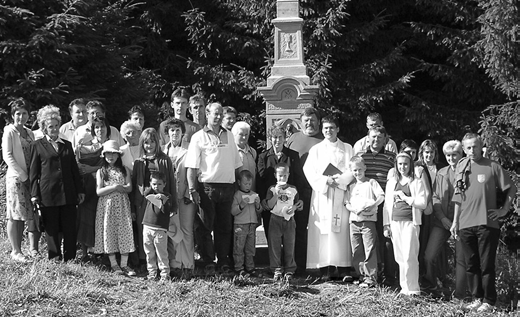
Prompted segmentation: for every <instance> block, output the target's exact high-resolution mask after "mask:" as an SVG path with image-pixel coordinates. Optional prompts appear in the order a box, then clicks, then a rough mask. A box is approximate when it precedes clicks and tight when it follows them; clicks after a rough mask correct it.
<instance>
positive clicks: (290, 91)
mask: <svg viewBox="0 0 520 317" xmlns="http://www.w3.org/2000/svg"><path fill="white" fill-rule="evenodd" d="M299 11H300V4H299V3H298V0H278V1H276V13H277V14H276V19H274V20H273V21H272V22H273V24H274V27H275V34H274V65H273V67H272V69H271V76H269V78H267V86H266V87H258V88H257V89H258V92H259V93H260V94H261V95H262V97H264V100H265V103H266V120H267V122H266V127H267V129H269V128H271V126H273V124H274V123H275V122H276V121H279V120H280V121H284V125H286V124H287V123H289V122H290V121H291V119H292V120H294V121H296V122H297V123H299V122H300V120H299V119H300V114H301V112H302V110H303V109H305V108H306V107H309V106H314V97H315V95H316V93H317V92H318V86H316V85H311V84H310V82H311V81H310V78H309V76H307V68H306V67H305V65H304V64H303V60H304V59H303V42H302V24H303V19H301V18H300V17H299ZM284 127H285V126H284ZM268 146H269V145H268ZM256 247H257V248H256V256H255V263H257V264H260V265H266V264H267V265H268V264H269V256H268V252H267V239H266V238H265V235H264V232H263V226H260V227H258V229H257V238H256Z"/></svg>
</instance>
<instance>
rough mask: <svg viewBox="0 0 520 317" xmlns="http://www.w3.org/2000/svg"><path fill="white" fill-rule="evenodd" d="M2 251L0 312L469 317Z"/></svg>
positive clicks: (422, 306) (325, 287)
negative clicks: (164, 278) (23, 259)
mask: <svg viewBox="0 0 520 317" xmlns="http://www.w3.org/2000/svg"><path fill="white" fill-rule="evenodd" d="M0 251H1V254H2V256H0V316H90V315H107V316H125V315H126V316H138V315H140V316H156V315H163V316H464V313H463V311H462V310H461V309H460V306H459V304H456V303H450V302H436V301H432V300H429V299H425V298H415V299H413V298H412V299H410V298H406V297H399V296H397V295H396V293H394V292H391V291H388V290H385V289H380V288H375V289H371V290H364V289H359V288H358V287H357V286H352V285H344V284H340V283H322V284H319V283H313V280H307V281H304V280H299V281H297V284H298V285H292V286H280V285H278V284H272V282H271V281H270V280H268V279H242V280H233V279H230V278H219V277H216V278H215V277H213V278H205V279H203V278H197V279H194V280H192V281H188V282H172V283H167V284H164V285H162V284H159V283H157V282H149V281H144V280H143V279H140V278H127V277H122V276H116V275H114V274H112V273H108V272H105V271H102V270H99V268H97V267H95V266H92V265H85V266H82V265H79V264H56V263H54V262H51V261H47V260H39V261H37V262H35V263H32V264H26V265H20V264H17V263H14V262H12V261H11V260H10V259H9V257H8V244H7V242H6V241H5V240H4V241H3V242H2V243H1V244H0ZM510 315H511V316H513V314H510ZM494 316H506V313H505V312H503V313H500V314H495V315H494Z"/></svg>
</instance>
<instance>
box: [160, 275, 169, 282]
mask: <svg viewBox="0 0 520 317" xmlns="http://www.w3.org/2000/svg"><path fill="white" fill-rule="evenodd" d="M169 281H171V278H170V275H161V279H160V280H159V283H167V282H169Z"/></svg>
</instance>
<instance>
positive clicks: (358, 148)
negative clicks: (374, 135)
mask: <svg viewBox="0 0 520 317" xmlns="http://www.w3.org/2000/svg"><path fill="white" fill-rule="evenodd" d="M353 148H354V153H359V152H366V151H367V150H368V148H370V140H369V139H368V135H366V136H364V137H362V138H361V139H359V140H358V141H357V142H356V144H354V147H353ZM385 150H387V151H390V152H394V153H395V154H397V153H398V150H397V144H395V142H394V140H392V139H390V138H388V142H387V143H386V145H385Z"/></svg>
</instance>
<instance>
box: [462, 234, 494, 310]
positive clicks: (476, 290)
mask: <svg viewBox="0 0 520 317" xmlns="http://www.w3.org/2000/svg"><path fill="white" fill-rule="evenodd" d="M459 236H460V240H461V242H462V246H463V249H464V258H465V260H466V276H467V278H468V286H469V290H470V292H471V295H472V296H473V298H475V299H476V298H478V299H483V301H484V302H485V303H488V304H490V305H494V304H495V303H496V300H497V290H496V286H495V275H496V273H495V260H496V255H497V248H498V240H499V238H500V229H495V228H490V227H488V226H474V227H470V228H464V229H461V230H460V231H459Z"/></svg>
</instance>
